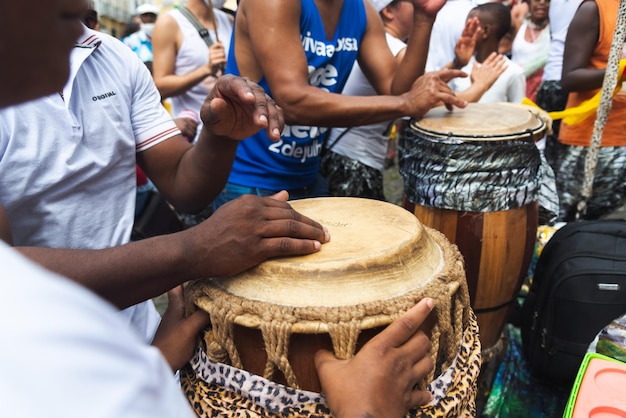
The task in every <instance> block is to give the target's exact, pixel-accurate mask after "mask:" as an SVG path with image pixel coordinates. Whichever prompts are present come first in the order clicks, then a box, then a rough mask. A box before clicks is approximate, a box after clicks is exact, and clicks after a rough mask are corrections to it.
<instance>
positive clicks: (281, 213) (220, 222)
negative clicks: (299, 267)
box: [183, 191, 330, 277]
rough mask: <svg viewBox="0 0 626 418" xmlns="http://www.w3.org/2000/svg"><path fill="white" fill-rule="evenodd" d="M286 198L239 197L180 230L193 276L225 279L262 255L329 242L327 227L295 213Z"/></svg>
mask: <svg viewBox="0 0 626 418" xmlns="http://www.w3.org/2000/svg"><path fill="white" fill-rule="evenodd" d="M288 198H289V194H288V193H287V192H284V191H283V192H281V193H277V194H276V195H274V196H272V197H260V196H255V195H243V196H241V197H239V198H237V199H235V200H232V201H230V202H228V203H226V204H225V205H224V206H222V207H220V208H219V209H218V210H217V211H215V213H213V214H212V215H211V216H210V217H209V218H208V219H207V220H206V221H204V222H203V223H201V224H200V225H198V226H196V227H194V228H190V229H188V230H187V231H185V234H187V238H186V239H190V240H191V243H192V248H193V254H194V257H195V260H194V263H193V264H194V265H195V267H196V271H195V272H194V273H195V275H196V276H197V277H226V276H231V275H233V274H237V273H241V272H243V271H245V270H247V269H249V268H251V267H254V266H256V265H257V264H259V263H261V262H262V261H265V260H267V259H268V258H273V257H281V256H283V257H284V256H291V255H304V254H311V253H314V252H317V251H319V250H320V248H321V245H322V243H325V242H328V241H329V240H330V236H329V234H328V230H327V229H326V228H325V227H323V226H322V225H320V224H319V223H317V222H315V221H314V220H312V219H310V218H308V217H306V216H304V215H302V214H300V213H298V212H297V211H295V210H294V209H293V208H292V207H291V206H290V205H289V204H288V203H287V199H288ZM183 245H185V244H183ZM185 246H186V247H189V246H190V245H189V244H186V245H185Z"/></svg>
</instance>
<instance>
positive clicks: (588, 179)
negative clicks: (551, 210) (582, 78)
mask: <svg viewBox="0 0 626 418" xmlns="http://www.w3.org/2000/svg"><path fill="white" fill-rule="evenodd" d="M625 27H626V0H620V5H619V10H618V13H617V22H616V24H615V28H616V30H615V34H614V35H613V43H612V44H611V51H610V52H609V59H608V62H607V67H606V71H605V73H604V80H603V82H602V96H601V97H600V105H599V106H598V112H597V115H596V120H595V122H594V124H593V133H592V135H591V144H590V145H589V148H588V149H587V155H586V156H585V178H584V180H583V186H582V193H581V194H582V199H581V200H580V202H578V205H577V207H576V219H578V218H579V217H580V216H581V214H584V213H585V211H586V209H587V201H588V200H589V198H590V197H591V194H592V192H593V179H594V176H595V171H596V164H597V162H598V152H599V150H600V144H601V141H602V133H603V132H604V126H605V125H606V120H607V118H608V117H609V113H610V111H611V107H612V106H613V100H612V99H613V94H612V92H613V91H614V90H615V88H616V86H617V81H618V79H619V76H620V75H621V74H622V73H621V72H620V71H619V70H620V68H622V71H623V67H621V66H620V62H619V61H620V57H621V55H622V48H623V45H624V28H625ZM620 29H621V30H620Z"/></svg>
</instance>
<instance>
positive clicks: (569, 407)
mask: <svg viewBox="0 0 626 418" xmlns="http://www.w3.org/2000/svg"><path fill="white" fill-rule="evenodd" d="M594 358H597V359H601V360H608V361H612V362H614V363H622V362H621V361H618V360H615V359H614V358H611V357H608V356H605V355H602V354H598V353H587V354H585V357H584V358H583V362H582V363H580V367H579V368H578V374H577V375H576V380H575V381H574V386H572V391H571V392H570V395H569V399H568V400H567V404H566V405H565V411H564V412H563V418H572V414H573V413H574V405H576V398H578V391H579V390H580V384H581V382H582V381H583V377H585V372H586V371H587V366H589V362H590V361H591V360H592V359H594Z"/></svg>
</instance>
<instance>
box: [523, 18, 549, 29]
mask: <svg viewBox="0 0 626 418" xmlns="http://www.w3.org/2000/svg"><path fill="white" fill-rule="evenodd" d="M546 26H548V19H533V18H530V19H528V27H529V28H531V29H533V30H542V29H544V28H545V27H546Z"/></svg>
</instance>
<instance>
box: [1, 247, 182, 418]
mask: <svg viewBox="0 0 626 418" xmlns="http://www.w3.org/2000/svg"><path fill="white" fill-rule="evenodd" d="M0 265H1V266H2V277H3V279H4V280H3V285H2V294H3V301H2V303H1V304H0V332H1V333H2V355H1V356H0V370H2V373H0V399H2V415H3V416H10V417H20V418H31V417H32V418H35V417H37V418H39V417H49V418H74V417H75V418H85V417H101V418H104V417H109V418H125V417H128V418H142V417H145V418H158V417H163V418H165V417H167V418H173V417H185V418H190V417H193V416H194V414H193V412H192V411H191V409H190V406H189V403H188V401H187V400H186V399H185V397H184V395H183V393H182V391H181V389H180V387H179V386H178V385H177V384H176V381H175V380H174V379H173V376H172V371H171V369H170V367H169V365H168V364H167V363H166V361H165V359H164V358H163V356H162V355H161V353H160V351H159V350H158V349H156V348H154V347H151V346H149V345H146V344H144V343H142V342H141V341H140V340H139V339H138V338H137V337H136V335H134V334H133V333H132V332H130V330H128V329H127V327H125V326H124V323H123V321H122V320H121V319H120V317H119V315H118V314H117V311H116V310H115V308H114V307H113V306H112V305H109V304H108V303H106V302H105V301H104V300H102V299H100V298H99V297H98V296H96V295H95V294H93V293H91V292H90V291H88V290H87V289H85V288H83V287H82V286H79V285H78V284H76V283H74V282H71V281H69V280H67V279H65V278H63V277H60V276H57V275H55V274H53V273H50V272H49V271H46V270H44V269H42V268H40V267H39V266H37V265H35V264H34V263H32V262H30V261H29V260H26V259H25V258H23V257H22V256H21V255H19V254H18V253H17V252H16V251H14V250H13V249H11V248H9V247H7V246H6V244H4V243H2V242H0Z"/></svg>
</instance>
